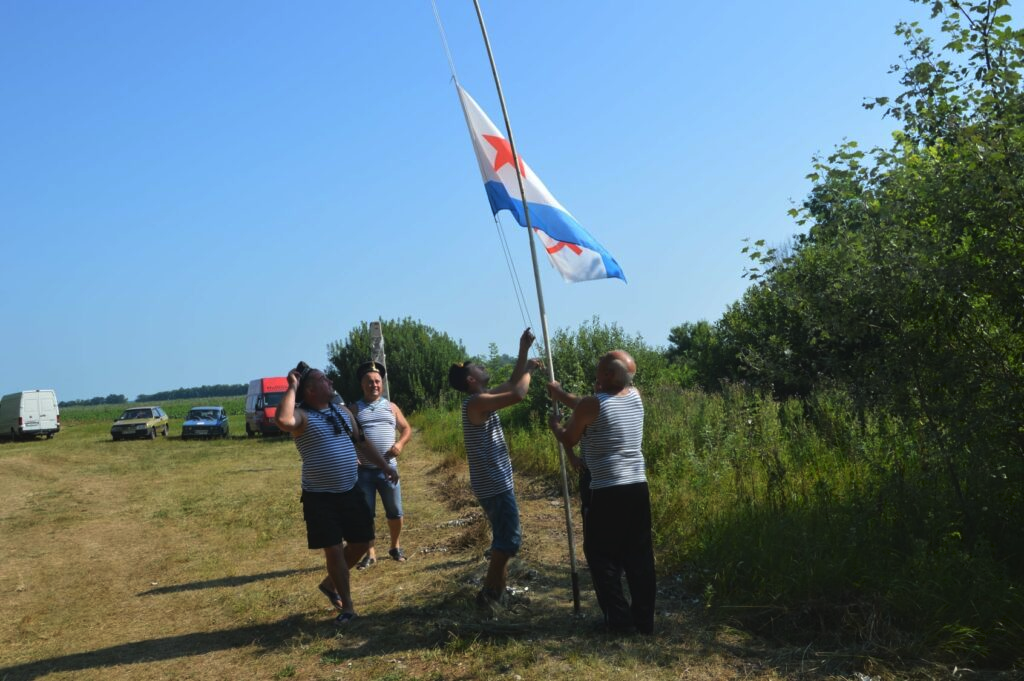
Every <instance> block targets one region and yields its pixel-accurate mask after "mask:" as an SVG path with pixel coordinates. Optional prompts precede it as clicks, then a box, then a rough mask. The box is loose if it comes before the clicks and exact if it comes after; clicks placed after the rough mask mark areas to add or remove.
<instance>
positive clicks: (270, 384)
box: [245, 376, 288, 437]
mask: <svg viewBox="0 0 1024 681" xmlns="http://www.w3.org/2000/svg"><path fill="white" fill-rule="evenodd" d="M286 390H288V379H287V378H285V377H284V376H275V377H272V378H254V379H253V380H251V381H249V391H248V392H247V393H246V395H245V434H246V435H248V436H249V437H254V436H255V435H256V433H259V434H260V435H281V430H280V429H279V428H278V427H277V424H276V423H274V415H275V414H276V413H277V405H279V404H281V398H282V397H284V393H285V391H286Z"/></svg>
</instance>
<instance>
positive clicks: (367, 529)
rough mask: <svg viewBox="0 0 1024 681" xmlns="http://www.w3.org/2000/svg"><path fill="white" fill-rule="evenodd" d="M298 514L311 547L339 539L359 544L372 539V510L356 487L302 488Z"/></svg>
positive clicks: (322, 546)
mask: <svg viewBox="0 0 1024 681" xmlns="http://www.w3.org/2000/svg"><path fill="white" fill-rule="evenodd" d="M302 518H303V519H304V520H305V521H306V542H307V544H308V545H309V548H311V549H325V548H327V547H328V546H336V545H338V544H340V543H341V542H342V540H344V541H346V542H348V543H349V544H361V543H363V542H368V541H370V540H371V539H373V514H372V513H370V509H369V507H368V506H367V505H366V497H365V496H363V493H362V491H361V490H360V489H359V488H358V487H353V488H352V489H350V490H349V491H347V492H342V493H340V494H339V493H336V492H307V491H306V490H302Z"/></svg>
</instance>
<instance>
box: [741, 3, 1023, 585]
mask: <svg viewBox="0 0 1024 681" xmlns="http://www.w3.org/2000/svg"><path fill="white" fill-rule="evenodd" d="M916 1H920V2H924V0H916ZM928 4H930V5H931V6H932V16H933V18H934V17H939V16H941V17H942V20H941V32H942V33H943V34H944V36H945V40H946V42H945V43H944V44H942V45H941V46H937V45H936V43H935V42H934V40H933V39H932V38H930V37H928V36H927V35H925V34H924V31H923V29H922V28H921V27H920V26H918V25H917V24H916V23H910V24H901V25H900V26H898V27H897V33H898V34H899V35H901V36H903V38H904V40H905V44H906V45H907V47H908V48H909V52H908V56H907V57H906V58H905V60H904V61H903V63H902V64H901V65H897V66H895V67H893V68H894V71H895V72H897V73H899V74H900V83H901V85H902V86H903V88H904V91H903V93H902V94H900V95H899V96H897V97H896V98H895V99H893V100H890V99H888V98H885V97H879V98H876V99H874V100H872V101H870V102H868V103H867V104H866V106H867V108H869V109H870V108H876V107H877V108H881V109H882V110H883V112H884V114H885V115H886V116H889V117H891V118H893V119H895V120H897V121H900V122H901V124H902V129H901V130H899V131H898V132H896V133H895V134H894V142H893V144H892V145H891V146H890V147H888V148H875V149H871V150H870V151H868V152H863V151H861V150H860V149H859V148H858V147H857V145H856V143H854V142H849V143H846V144H843V145H841V146H840V147H839V148H837V150H836V151H835V153H833V154H832V155H830V156H829V157H828V158H825V159H821V158H816V159H815V162H814V170H813V172H812V173H811V174H810V175H809V177H810V179H811V180H812V181H813V182H814V187H813V189H812V191H811V193H810V195H809V196H808V198H807V199H806V200H805V201H804V202H803V204H802V206H801V207H799V208H797V209H794V210H793V211H792V214H793V215H794V216H795V217H796V218H797V221H798V224H800V225H801V226H804V227H806V228H807V231H806V233H805V234H803V235H800V236H798V237H796V240H795V243H794V244H793V246H792V250H791V252H790V253H788V254H786V255H785V256H780V255H779V254H778V253H777V252H775V251H772V250H770V249H769V250H766V251H765V252H764V253H762V252H760V251H757V252H755V253H753V254H751V255H752V257H753V259H754V261H755V263H756V267H755V268H754V269H753V270H751V273H750V277H751V279H752V280H753V281H754V285H753V286H752V287H751V288H750V289H748V291H747V292H746V293H745V294H744V297H743V300H742V301H741V302H740V303H738V304H737V305H736V306H735V307H734V308H732V309H731V310H730V312H729V313H727V315H726V317H725V318H723V327H724V328H725V329H726V330H727V335H729V336H730V342H734V343H737V344H738V345H739V346H740V356H741V357H742V359H743V364H744V367H743V368H744V369H745V371H746V372H747V373H748V374H749V375H750V376H752V377H754V379H755V380H757V381H760V382H762V383H770V384H772V385H773V386H776V387H778V386H791V387H796V388H797V389H798V390H801V391H804V390H810V389H813V388H814V387H815V386H817V385H821V384H822V383H824V382H833V381H834V382H839V383H840V384H842V385H844V386H846V387H847V389H848V390H849V391H850V392H851V394H853V395H854V396H855V397H856V398H857V399H858V400H859V401H860V403H861V404H862V405H864V406H869V405H871V406H883V407H885V408H886V409H888V410H890V411H891V412H892V413H894V414H896V415H898V416H900V417H901V418H902V419H903V420H904V422H906V423H909V424H916V427H917V428H918V430H919V435H920V438H921V439H920V442H921V448H920V451H919V452H917V453H916V456H918V457H919V461H917V462H916V464H915V465H914V466H913V467H911V468H909V469H908V468H906V466H907V465H908V463H909V462H899V463H898V464H896V465H894V468H893V472H894V474H895V473H896V472H899V474H900V475H903V474H905V473H907V471H909V474H913V471H914V470H915V469H916V470H917V471H918V475H919V478H918V480H917V482H918V483H919V484H920V485H923V486H927V485H933V486H934V489H935V490H938V489H940V488H939V486H938V485H939V484H940V483H941V485H942V489H944V490H945V494H944V495H943V496H941V497H936V498H935V499H934V500H933V501H934V504H935V505H931V506H929V507H927V508H924V507H922V508H920V509H919V512H920V513H921V514H923V515H922V517H924V514H932V515H933V516H935V517H948V518H950V522H951V523H952V524H953V526H954V527H956V532H957V536H959V537H962V539H963V545H964V547H965V548H966V549H967V550H973V549H974V547H975V546H978V545H979V543H978V542H979V541H980V542H982V543H983V545H984V546H990V547H995V551H996V553H997V555H1000V556H1004V557H1006V558H1007V559H1010V560H1012V561H1013V564H1014V566H1015V569H1016V570H1017V571H1018V573H1019V574H1024V556H1022V555H1021V554H1020V552H1019V550H1018V549H1017V548H1015V547H1019V546H1020V545H1022V544H1024V534H1022V532H1021V530H1020V523H1019V522H1018V519H1019V518H1020V517H1021V515H1022V513H1024V493H1022V491H1021V490H1022V488H1021V486H1020V480H1021V479H1022V478H1024V315H1022V314H1021V309H1022V302H1024V172H1022V171H1024V92H1022V90H1021V71H1022V67H1024V31H1020V30H1017V29H1014V28H1012V26H1011V20H1010V17H1009V16H1008V15H1006V14H1004V13H1003V12H1004V9H1005V7H1006V5H1007V2H1006V1H1005V0H986V1H979V2H942V1H939V2H928ZM936 472H941V475H936ZM943 508H945V509H946V510H947V511H949V514H947V513H946V512H945V511H944V510H943Z"/></svg>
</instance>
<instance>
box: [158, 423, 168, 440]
mask: <svg viewBox="0 0 1024 681" xmlns="http://www.w3.org/2000/svg"><path fill="white" fill-rule="evenodd" d="M160 434H161V435H163V436H164V437H167V424H164V432H162V433H160Z"/></svg>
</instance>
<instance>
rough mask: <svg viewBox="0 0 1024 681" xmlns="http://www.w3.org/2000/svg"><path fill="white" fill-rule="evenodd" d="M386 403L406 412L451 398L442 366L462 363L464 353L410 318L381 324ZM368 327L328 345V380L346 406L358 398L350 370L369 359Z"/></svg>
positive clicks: (464, 356) (430, 329)
mask: <svg viewBox="0 0 1024 681" xmlns="http://www.w3.org/2000/svg"><path fill="white" fill-rule="evenodd" d="M381 332H382V334H383V336H384V350H385V353H386V357H387V370H388V374H387V380H388V386H389V388H390V394H391V399H392V400H393V401H394V402H395V404H397V405H398V406H400V407H401V408H402V409H403V411H405V412H407V413H411V412H413V411H415V410H417V409H420V408H422V407H425V406H427V405H431V404H437V403H438V400H440V399H442V398H444V397H445V396H448V397H449V398H450V397H451V396H453V395H455V392H454V391H453V390H452V389H451V388H449V387H448V367H449V366H451V364H452V363H453V362H461V361H464V360H465V359H467V357H466V349H465V348H464V347H463V346H462V344H461V343H458V342H456V341H454V340H452V338H451V337H449V336H448V334H446V333H442V332H440V331H437V330H435V329H433V328H431V327H429V326H427V325H425V324H423V323H422V322H419V321H414V320H413V319H411V318H408V317H407V318H405V319H401V320H390V321H384V322H381ZM370 353H371V345H370V325H369V323H367V322H363V323H362V324H360V325H359V326H357V327H355V328H354V329H352V330H351V331H350V332H349V334H348V339H347V340H345V341H344V342H341V341H337V342H334V343H331V344H330V345H328V360H329V361H330V363H331V365H332V366H331V368H330V369H329V370H328V376H329V377H330V378H331V380H332V381H333V382H334V387H335V389H336V390H337V391H338V393H339V394H340V395H341V396H342V397H343V398H344V399H345V401H346V402H355V401H356V400H358V399H359V398H360V397H362V390H361V389H360V387H359V382H358V381H357V380H356V369H357V368H358V367H359V365H360V364H362V363H363V362H366V361H369V360H370V359H371V354H370Z"/></svg>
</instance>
